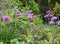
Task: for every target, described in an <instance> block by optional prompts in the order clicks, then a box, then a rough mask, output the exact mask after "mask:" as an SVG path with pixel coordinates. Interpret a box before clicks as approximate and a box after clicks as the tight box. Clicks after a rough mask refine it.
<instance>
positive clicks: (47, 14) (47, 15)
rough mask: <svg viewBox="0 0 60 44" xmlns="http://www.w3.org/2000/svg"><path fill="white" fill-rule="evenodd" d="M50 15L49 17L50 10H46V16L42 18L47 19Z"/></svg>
mask: <svg viewBox="0 0 60 44" xmlns="http://www.w3.org/2000/svg"><path fill="white" fill-rule="evenodd" d="M50 15H51V12H50V10H48V11H47V12H46V15H45V16H44V18H49V17H50Z"/></svg>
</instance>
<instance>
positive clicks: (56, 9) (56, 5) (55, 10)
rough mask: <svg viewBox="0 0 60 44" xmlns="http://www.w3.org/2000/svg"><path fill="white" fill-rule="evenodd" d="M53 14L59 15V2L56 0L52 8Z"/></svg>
mask: <svg viewBox="0 0 60 44" xmlns="http://www.w3.org/2000/svg"><path fill="white" fill-rule="evenodd" d="M53 14H55V15H56V16H60V4H58V3H57V2H56V4H55V7H54V8H53Z"/></svg>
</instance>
